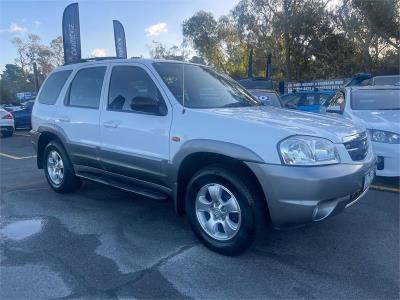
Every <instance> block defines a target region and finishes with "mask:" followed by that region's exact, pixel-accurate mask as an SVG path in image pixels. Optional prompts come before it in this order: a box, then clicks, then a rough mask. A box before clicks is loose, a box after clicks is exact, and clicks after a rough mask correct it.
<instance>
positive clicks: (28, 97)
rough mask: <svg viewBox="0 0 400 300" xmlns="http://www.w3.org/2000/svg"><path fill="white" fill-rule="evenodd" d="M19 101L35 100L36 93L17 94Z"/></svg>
mask: <svg viewBox="0 0 400 300" xmlns="http://www.w3.org/2000/svg"><path fill="white" fill-rule="evenodd" d="M17 99H18V100H20V101H25V100H32V99H35V93H32V92H22V93H17Z"/></svg>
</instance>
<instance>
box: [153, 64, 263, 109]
mask: <svg viewBox="0 0 400 300" xmlns="http://www.w3.org/2000/svg"><path fill="white" fill-rule="evenodd" d="M153 65H154V68H155V69H156V71H157V72H158V74H159V75H160V77H161V78H162V80H163V81H164V83H165V84H166V85H167V87H168V89H169V90H170V91H171V93H172V94H173V95H174V97H175V98H176V99H177V100H178V101H179V102H180V103H181V104H182V102H183V99H185V106H186V107H190V108H218V107H243V106H255V105H262V104H261V102H259V101H258V100H256V99H255V98H254V97H253V96H251V94H249V92H248V91H246V90H245V89H244V88H243V87H242V86H241V85H240V84H238V83H237V82H236V81H234V80H232V79H230V78H229V77H227V76H224V75H221V74H219V73H217V72H215V71H214V70H212V69H210V68H207V67H203V66H198V65H190V64H181V63H165V62H163V63H154V64H153ZM183 95H185V96H183Z"/></svg>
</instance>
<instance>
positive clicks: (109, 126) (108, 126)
mask: <svg viewBox="0 0 400 300" xmlns="http://www.w3.org/2000/svg"><path fill="white" fill-rule="evenodd" d="M103 126H104V127H105V128H117V127H118V124H117V123H115V122H114V121H110V122H104V123H103Z"/></svg>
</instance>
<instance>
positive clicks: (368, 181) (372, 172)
mask: <svg viewBox="0 0 400 300" xmlns="http://www.w3.org/2000/svg"><path fill="white" fill-rule="evenodd" d="M374 177H375V168H374V169H371V170H369V171H368V172H367V174H365V177H364V190H366V189H367V188H369V186H370V185H371V183H372V181H373V180H374Z"/></svg>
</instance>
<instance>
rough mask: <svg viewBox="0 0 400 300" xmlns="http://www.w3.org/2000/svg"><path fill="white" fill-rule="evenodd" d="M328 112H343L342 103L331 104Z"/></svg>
mask: <svg viewBox="0 0 400 300" xmlns="http://www.w3.org/2000/svg"><path fill="white" fill-rule="evenodd" d="M326 112H327V113H334V114H342V113H343V110H342V108H341V107H340V105H330V106H328V107H327V108H326Z"/></svg>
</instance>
